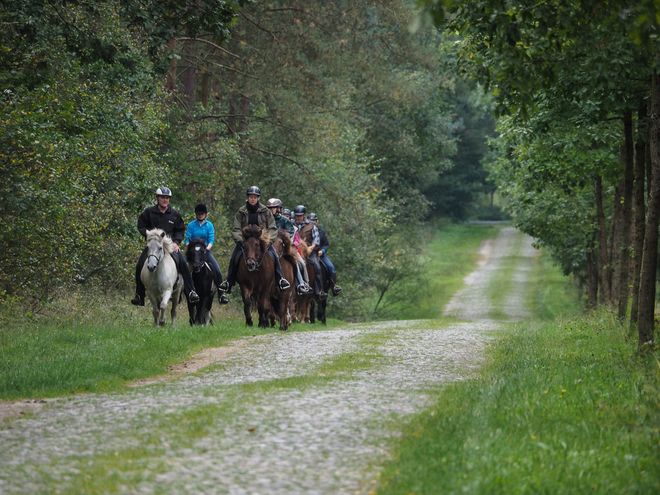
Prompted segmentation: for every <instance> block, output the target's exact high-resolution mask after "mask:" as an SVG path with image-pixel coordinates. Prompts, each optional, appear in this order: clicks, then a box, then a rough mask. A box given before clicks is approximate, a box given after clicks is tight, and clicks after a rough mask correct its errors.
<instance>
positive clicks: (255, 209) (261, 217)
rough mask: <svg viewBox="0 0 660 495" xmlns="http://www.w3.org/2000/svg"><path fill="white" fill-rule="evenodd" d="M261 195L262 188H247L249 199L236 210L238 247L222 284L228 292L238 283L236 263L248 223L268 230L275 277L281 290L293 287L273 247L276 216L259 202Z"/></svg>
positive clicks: (232, 232) (235, 229)
mask: <svg viewBox="0 0 660 495" xmlns="http://www.w3.org/2000/svg"><path fill="white" fill-rule="evenodd" d="M260 196H261V190H260V189H259V188H258V187H256V186H252V187H249V188H248V190H247V201H246V202H245V205H244V206H241V207H240V208H239V209H238V211H237V212H236V216H235V217H234V226H233V227H232V229H231V236H232V237H233V238H234V242H236V247H235V248H234V252H233V253H232V255H231V260H230V261H229V270H228V271H227V280H225V281H224V282H223V283H222V284H221V287H220V288H221V289H222V290H224V291H225V292H227V293H228V294H229V293H230V292H231V288H232V287H233V286H234V284H235V283H236V264H237V263H238V260H239V259H240V257H241V255H242V254H243V249H242V248H243V241H244V239H243V228H244V227H246V226H247V225H258V226H259V227H261V228H262V229H266V230H268V234H269V235H270V245H269V246H268V253H269V254H270V256H271V258H273V262H274V264H275V277H276V280H277V287H278V288H279V289H280V290H286V289H288V288H289V287H291V284H289V281H288V280H287V279H285V278H284V275H283V274H282V267H281V266H280V260H279V258H278V257H277V253H276V252H275V249H273V241H274V240H275V239H276V238H277V226H276V225H275V217H273V214H272V213H271V212H270V211H269V210H268V208H266V206H265V205H263V204H261V203H260V202H259V197H260Z"/></svg>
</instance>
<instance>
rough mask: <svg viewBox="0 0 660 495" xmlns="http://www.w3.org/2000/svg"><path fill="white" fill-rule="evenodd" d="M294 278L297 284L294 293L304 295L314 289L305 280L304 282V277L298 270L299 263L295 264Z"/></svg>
mask: <svg viewBox="0 0 660 495" xmlns="http://www.w3.org/2000/svg"><path fill="white" fill-rule="evenodd" d="M296 280H297V281H298V286H297V287H296V293H297V294H298V295H299V296H304V295H305V294H310V293H311V292H313V291H314V289H312V288H311V287H310V286H309V284H308V283H307V282H305V279H304V277H303V276H302V273H301V271H300V265H296Z"/></svg>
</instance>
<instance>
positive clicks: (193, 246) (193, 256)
mask: <svg viewBox="0 0 660 495" xmlns="http://www.w3.org/2000/svg"><path fill="white" fill-rule="evenodd" d="M205 253H206V242H204V240H203V239H192V240H191V241H190V244H188V249H186V261H187V262H188V264H189V265H190V266H191V267H192V271H193V272H195V273H199V271H200V270H201V269H202V268H203V267H204V264H205V263H206V256H205Z"/></svg>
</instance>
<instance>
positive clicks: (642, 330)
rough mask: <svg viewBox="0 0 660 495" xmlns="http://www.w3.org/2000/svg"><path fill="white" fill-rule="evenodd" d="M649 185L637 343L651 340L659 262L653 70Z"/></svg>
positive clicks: (659, 156) (658, 114) (659, 155)
mask: <svg viewBox="0 0 660 495" xmlns="http://www.w3.org/2000/svg"><path fill="white" fill-rule="evenodd" d="M649 143H650V155H651V165H652V167H651V168H652V171H651V177H652V178H651V187H650V198H649V205H648V218H647V220H646V236H645V237H644V252H643V255H642V270H641V275H640V281H639V318H638V320H637V332H638V335H639V342H638V344H639V346H642V345H643V344H645V343H646V342H649V341H651V340H653V327H654V317H655V282H656V268H657V263H658V224H659V223H660V75H659V74H658V72H657V71H656V70H654V71H653V82H652V90H651V112H650V118H649Z"/></svg>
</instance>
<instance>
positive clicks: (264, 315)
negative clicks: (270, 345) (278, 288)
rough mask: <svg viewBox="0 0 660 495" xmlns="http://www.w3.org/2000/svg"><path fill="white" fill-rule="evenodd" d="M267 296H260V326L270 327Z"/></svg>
mask: <svg viewBox="0 0 660 495" xmlns="http://www.w3.org/2000/svg"><path fill="white" fill-rule="evenodd" d="M265 299H266V297H265V296H263V295H262V296H261V297H260V298H259V327H260V328H268V327H269V326H270V323H269V321H268V313H269V309H270V308H268V307H267V305H266V301H265Z"/></svg>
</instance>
